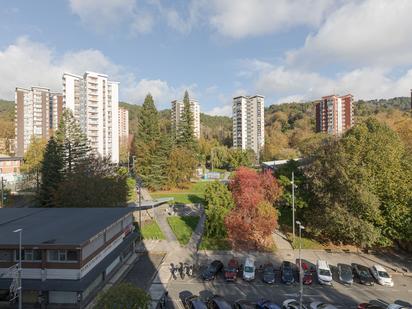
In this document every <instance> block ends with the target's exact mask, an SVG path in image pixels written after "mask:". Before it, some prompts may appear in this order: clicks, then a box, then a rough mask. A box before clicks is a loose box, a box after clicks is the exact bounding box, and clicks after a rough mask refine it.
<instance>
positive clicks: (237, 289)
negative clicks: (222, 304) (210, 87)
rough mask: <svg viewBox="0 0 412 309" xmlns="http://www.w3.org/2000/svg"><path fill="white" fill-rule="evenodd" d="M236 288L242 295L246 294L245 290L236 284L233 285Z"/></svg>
mask: <svg viewBox="0 0 412 309" xmlns="http://www.w3.org/2000/svg"><path fill="white" fill-rule="evenodd" d="M235 288H236V290H238V291H239V292H240V294H242V295H243V296H244V297H246V296H247V294H246V293H245V292H243V291H242V290H241V289H240V288H239V287H238V286H236V285H235Z"/></svg>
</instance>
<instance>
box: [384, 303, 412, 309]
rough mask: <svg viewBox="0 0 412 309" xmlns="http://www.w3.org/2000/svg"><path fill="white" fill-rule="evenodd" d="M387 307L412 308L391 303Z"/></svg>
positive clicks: (391, 308)
mask: <svg viewBox="0 0 412 309" xmlns="http://www.w3.org/2000/svg"><path fill="white" fill-rule="evenodd" d="M386 309H411V307H405V306H402V305H398V304H390V305H389V306H388V307H387V308H386Z"/></svg>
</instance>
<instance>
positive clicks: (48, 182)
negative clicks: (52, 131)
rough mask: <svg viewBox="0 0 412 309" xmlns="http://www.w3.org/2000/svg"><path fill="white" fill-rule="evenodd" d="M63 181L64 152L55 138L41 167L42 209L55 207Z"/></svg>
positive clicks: (47, 148) (51, 140) (40, 195)
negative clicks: (56, 197) (57, 194)
mask: <svg viewBox="0 0 412 309" xmlns="http://www.w3.org/2000/svg"><path fill="white" fill-rule="evenodd" d="M62 179H63V152H62V148H61V145H59V143H58V142H57V141H56V139H55V138H54V137H51V138H50V140H49V142H48V143H47V146H46V150H45V152H44V158H43V162H42V165H41V187H40V192H39V196H38V198H39V204H40V206H42V207H55V206H56V205H55V199H54V197H55V194H56V192H57V190H58V188H59V185H60V183H61V181H62Z"/></svg>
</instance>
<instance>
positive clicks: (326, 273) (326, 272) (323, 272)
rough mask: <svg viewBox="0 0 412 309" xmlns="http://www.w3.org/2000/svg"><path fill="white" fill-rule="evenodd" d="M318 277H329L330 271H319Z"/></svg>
mask: <svg viewBox="0 0 412 309" xmlns="http://www.w3.org/2000/svg"><path fill="white" fill-rule="evenodd" d="M319 275H321V276H330V271H329V270H327V269H319Z"/></svg>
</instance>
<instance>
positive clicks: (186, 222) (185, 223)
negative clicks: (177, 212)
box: [167, 216, 199, 245]
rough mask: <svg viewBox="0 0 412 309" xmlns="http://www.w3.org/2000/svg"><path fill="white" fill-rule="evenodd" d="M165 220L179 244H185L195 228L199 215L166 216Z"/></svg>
mask: <svg viewBox="0 0 412 309" xmlns="http://www.w3.org/2000/svg"><path fill="white" fill-rule="evenodd" d="M167 222H168V223H169V225H170V228H171V229H172V231H173V233H174V234H175V235H176V238H177V240H178V241H179V243H180V244H181V245H187V243H188V242H189V240H190V238H191V237H192V233H193V231H194V230H195V229H196V226H197V223H198V222H199V217H197V216H189V217H168V218H167Z"/></svg>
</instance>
